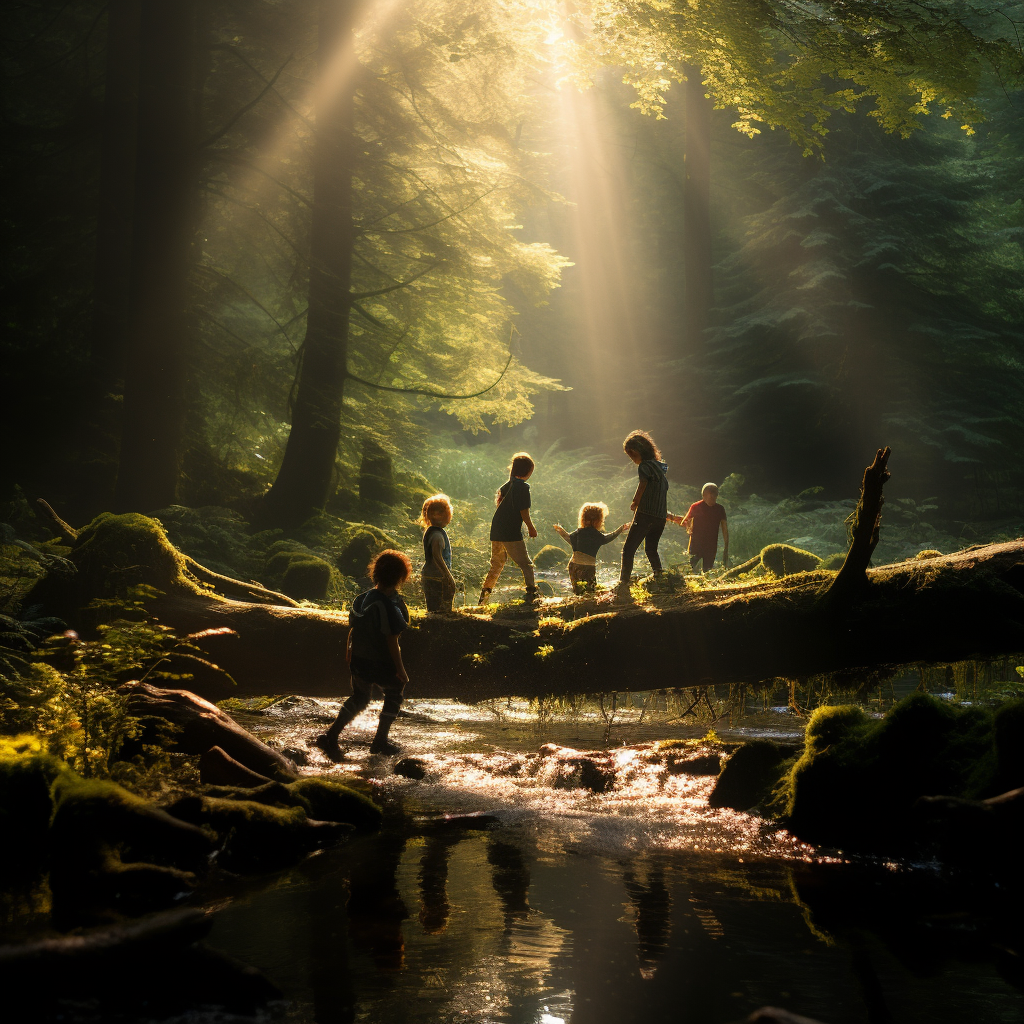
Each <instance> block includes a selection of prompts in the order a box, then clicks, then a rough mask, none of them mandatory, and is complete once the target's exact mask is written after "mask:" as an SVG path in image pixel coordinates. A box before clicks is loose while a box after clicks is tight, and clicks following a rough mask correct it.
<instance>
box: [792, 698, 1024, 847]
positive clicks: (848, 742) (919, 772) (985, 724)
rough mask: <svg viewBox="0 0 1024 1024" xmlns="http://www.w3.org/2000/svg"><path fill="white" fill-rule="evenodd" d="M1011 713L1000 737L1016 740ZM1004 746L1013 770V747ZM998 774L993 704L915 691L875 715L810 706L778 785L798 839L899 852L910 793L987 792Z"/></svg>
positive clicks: (908, 836) (910, 812)
mask: <svg viewBox="0 0 1024 1024" xmlns="http://www.w3.org/2000/svg"><path fill="white" fill-rule="evenodd" d="M1016 714H1017V713H1016V712H1013V711H1011V712H1010V713H1009V715H1008V717H1007V722H1008V726H1007V736H1008V739H1007V743H1008V744H1013V743H1014V742H1019V729H1020V724H1019V722H1016V721H1015V715H1016ZM1010 749H1012V747H1011V748H1010ZM1004 756H1007V757H1008V759H1009V769H1008V775H1007V777H1008V778H1009V779H1011V780H1012V778H1013V777H1014V772H1015V771H1016V770H1017V768H1018V766H1017V765H1015V764H1014V756H1015V755H1014V754H1009V755H1004ZM1016 756H1019V755H1016ZM1001 776H1002V773H1001V772H1000V771H999V769H998V767H997V741H996V731H995V728H994V723H993V716H992V714H991V713H990V712H989V711H987V710H985V709H982V708H977V707H967V708H960V707H957V706H955V705H953V704H950V703H948V702H946V701H941V700H938V699H936V698H934V697H931V696H929V695H927V694H922V693H918V694H913V695H911V696H910V697H907V698H906V699H905V700H903V701H900V702H899V703H898V704H896V705H895V706H894V707H893V708H892V710H891V711H890V712H889V714H888V715H887V716H886V717H885V718H884V719H882V720H881V721H876V720H873V719H871V718H870V717H868V715H867V714H866V713H865V712H864V711H863V710H862V709H861V708H859V707H856V706H852V705H844V706H838V707H824V708H819V709H818V710H817V711H816V712H815V713H814V714H813V715H812V716H811V719H810V721H809V722H808V725H807V730H806V733H805V736H804V750H803V753H802V754H801V756H800V758H799V759H798V760H797V761H796V763H795V764H794V765H793V768H792V769H791V771H790V772H789V775H788V776H787V778H786V779H785V781H784V784H783V787H782V794H781V795H782V797H783V800H784V803H785V812H786V816H787V818H788V824H789V827H790V828H791V829H792V830H793V831H794V832H795V833H796V834H797V835H798V836H800V837H801V838H803V839H807V840H809V841H811V842H818V843H827V844H829V845H833V846H842V847H849V848H851V849H860V850H874V851H893V852H898V851H902V850H909V849H912V848H913V847H914V843H915V842H916V838H917V837H916V835H915V829H916V818H915V816H914V805H915V803H916V801H917V800H918V798H919V797H922V796H952V797H966V798H975V797H980V796H991V795H993V792H994V791H995V790H996V789H997V788H998V787H999V786H1000V785H1002V784H1004V779H1003V778H1002V777H1001ZM1018 784H1020V783H1018Z"/></svg>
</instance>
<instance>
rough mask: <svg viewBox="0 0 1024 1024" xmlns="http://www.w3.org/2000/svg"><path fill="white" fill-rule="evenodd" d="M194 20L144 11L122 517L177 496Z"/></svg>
mask: <svg viewBox="0 0 1024 1024" xmlns="http://www.w3.org/2000/svg"><path fill="white" fill-rule="evenodd" d="M196 10H197V5H196V0H148V2H147V3H146V4H145V5H144V6H143V11H142V25H141V46H140V57H141V72H140V81H139V117H138V152H137V164H136V176H135V208H134V253H133V265H134V266H133V274H132V284H131V303H130V313H129V327H128V354H127V362H126V368H125V390H124V416H123V428H122V440H121V458H120V464H119V467H118V477H117V487H116V492H115V498H114V503H115V506H116V508H117V509H118V510H120V511H146V510H149V509H154V508H164V507H166V506H167V505H171V504H174V501H175V497H176V491H177V484H178V471H179V460H180V454H181V448H182V433H183V426H184V417H185V385H186V380H187V374H188V356H187V337H188V317H187V306H188V277H189V264H190V252H191V245H192V241H193V235H194V231H195V221H196V212H197V180H196V179H197V168H198V156H199V154H198V150H197V139H196V134H197V133H196V99H197V96H196V93H197V90H196V76H195V51H196V46H195V34H196Z"/></svg>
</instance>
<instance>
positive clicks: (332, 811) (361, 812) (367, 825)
mask: <svg viewBox="0 0 1024 1024" xmlns="http://www.w3.org/2000/svg"><path fill="white" fill-rule="evenodd" d="M287 788H288V789H289V790H291V791H292V792H293V793H295V794H297V795H298V797H299V798H300V799H301V800H302V801H303V803H304V804H305V806H306V809H307V810H308V812H309V815H310V817H311V818H317V819H319V820H320V821H339V822H343V823H345V824H347V825H354V826H355V827H356V828H359V829H375V828H379V827H380V823H381V817H382V816H381V811H380V808H379V807H378V806H377V805H376V804H375V803H374V802H373V801H372V800H371V799H370V798H369V797H367V796H364V795H363V794H362V793H359V792H357V791H356V790H354V789H352V788H351V787H349V786H346V785H344V784H343V783H340V782H335V781H334V780H332V779H325V778H322V777H318V776H306V777H305V778H302V779H298V780H296V781H295V782H290V783H289V784H288V786H287Z"/></svg>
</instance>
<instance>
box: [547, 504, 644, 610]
mask: <svg viewBox="0 0 1024 1024" xmlns="http://www.w3.org/2000/svg"><path fill="white" fill-rule="evenodd" d="M607 515H608V506H607V505H606V504H605V503H604V502H603V501H598V502H592V503H589V504H586V505H582V506H580V517H579V527H578V529H576V530H574V531H573V532H572V533H566V532H565V530H563V529H562V527H561V526H559V525H558V523H554V524H553V526H554V530H555V533H557V534H559V536H561V537H563V538H564V539H565V540H567V541H568V542H569V543H570V544H571V545H572V558H570V559H569V564H568V566H567V568H568V570H569V582H570V583H571V584H572V592H573V593H574V594H585V593H586V592H587V591H588V590H596V589H597V554H598V552H599V551H600V550H601V548H602V547H604V545H605V544H610V543H611V542H612V541H613V540H615V538H616V537H618V535H619V534H620V533H622V531H623V530H625V529H626V528H627V527H628V526H629V523H623V524H622V525H621V526H620V527H619V528H618V529H617V530H616V531H615V532H614V533H602V532H601V531H602V530H603V529H604V519H605V516H607Z"/></svg>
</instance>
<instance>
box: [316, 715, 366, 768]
mask: <svg viewBox="0 0 1024 1024" xmlns="http://www.w3.org/2000/svg"><path fill="white" fill-rule="evenodd" d="M355 717H356V716H355V715H353V714H351V713H350V712H348V711H346V710H345V709H344V708H342V709H341V711H339V712H338V717H337V718H336V719H335V720H334V721H333V722H332V723H331V727H330V728H329V729H328V730H327V732H325V733H321V734H320V735H319V736H315V737H314V738H313V745H314V746H315V747H319V748H320V750H322V751H323V752H324V754H325V755H326V756H327V757H328V758H329V759H330V760H332V761H333V762H334V763H335V764H338V763H339V762H341V761H344V760H345V754H344V752H343V751H342V749H341V747H340V746H339V745H338V737H339V736H340V735H341V732H342V730H343V729H344V728H345V727H346V726H347V725H348V724H349V723H350V722H351V721H352V719H353V718H355Z"/></svg>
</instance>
